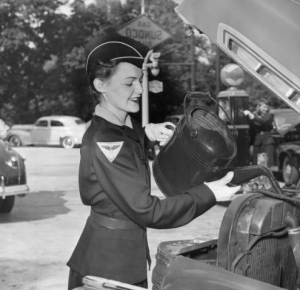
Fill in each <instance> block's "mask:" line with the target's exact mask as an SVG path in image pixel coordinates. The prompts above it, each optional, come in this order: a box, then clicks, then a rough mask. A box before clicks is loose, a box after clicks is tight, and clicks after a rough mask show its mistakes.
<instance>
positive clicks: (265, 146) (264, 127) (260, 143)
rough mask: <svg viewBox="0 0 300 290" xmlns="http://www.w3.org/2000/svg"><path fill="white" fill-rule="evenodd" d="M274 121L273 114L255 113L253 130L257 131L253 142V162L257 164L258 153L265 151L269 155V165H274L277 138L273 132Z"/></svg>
mask: <svg viewBox="0 0 300 290" xmlns="http://www.w3.org/2000/svg"><path fill="white" fill-rule="evenodd" d="M273 121H274V115H273V114H266V115H264V116H257V115H254V119H253V120H252V124H251V126H252V130H253V131H254V132H255V137H254V142H253V145H254V147H253V164H257V154H259V153H262V152H265V153H267V155H268V166H273V165H274V164H275V147H274V144H275V140H274V138H273V137H272V134H271V131H272V129H273Z"/></svg>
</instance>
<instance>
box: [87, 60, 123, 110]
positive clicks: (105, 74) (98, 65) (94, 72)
mask: <svg viewBox="0 0 300 290" xmlns="http://www.w3.org/2000/svg"><path fill="white" fill-rule="evenodd" d="M118 64H119V62H118V61H114V60H110V61H108V62H102V61H100V60H99V61H96V62H95V63H94V65H93V66H92V67H91V69H90V70H89V71H88V72H87V78H88V82H89V85H90V93H91V95H92V96H93V98H94V101H95V103H96V104H99V103H100V102H101V96H102V94H101V93H99V92H98V91H97V90H96V89H95V87H94V83H93V82H94V79H96V78H98V79H102V80H105V79H109V78H110V77H111V76H112V75H113V74H114V72H115V71H116V66H117V65H118Z"/></svg>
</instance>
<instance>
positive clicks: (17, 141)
mask: <svg viewBox="0 0 300 290" xmlns="http://www.w3.org/2000/svg"><path fill="white" fill-rule="evenodd" d="M9 144H10V145H11V146H13V147H20V146H21V145H22V141H21V138H20V137H19V136H17V135H13V136H11V137H9Z"/></svg>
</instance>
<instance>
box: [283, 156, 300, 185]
mask: <svg viewBox="0 0 300 290" xmlns="http://www.w3.org/2000/svg"><path fill="white" fill-rule="evenodd" d="M282 178H283V181H284V183H285V184H286V185H292V184H297V182H298V180H299V171H298V170H297V168H296V167H295V166H293V164H292V161H291V159H290V157H288V156H286V157H285V158H284V160H283V165H282Z"/></svg>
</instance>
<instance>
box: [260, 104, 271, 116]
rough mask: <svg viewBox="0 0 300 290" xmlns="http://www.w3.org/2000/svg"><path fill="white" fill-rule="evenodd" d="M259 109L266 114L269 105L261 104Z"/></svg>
mask: <svg viewBox="0 0 300 290" xmlns="http://www.w3.org/2000/svg"><path fill="white" fill-rule="evenodd" d="M259 109H260V111H261V113H262V114H266V113H268V110H269V106H268V105H267V104H261V105H260V107H259Z"/></svg>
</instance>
